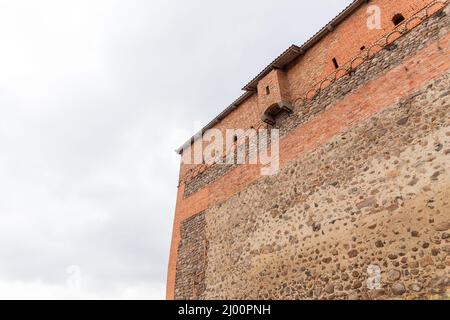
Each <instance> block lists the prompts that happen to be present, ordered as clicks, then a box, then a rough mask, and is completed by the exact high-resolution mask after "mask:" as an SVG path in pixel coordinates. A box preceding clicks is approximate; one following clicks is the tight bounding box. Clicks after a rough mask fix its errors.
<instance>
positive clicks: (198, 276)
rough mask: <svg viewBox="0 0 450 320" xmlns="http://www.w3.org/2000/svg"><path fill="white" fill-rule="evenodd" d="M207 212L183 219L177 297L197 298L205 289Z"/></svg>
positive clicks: (176, 280)
mask: <svg viewBox="0 0 450 320" xmlns="http://www.w3.org/2000/svg"><path fill="white" fill-rule="evenodd" d="M205 224H206V222H205V214H202V213H201V214H198V215H196V216H194V217H192V218H190V219H187V220H185V221H183V223H182V226H181V237H182V240H181V241H180V247H179V254H178V261H177V273H176V277H175V288H176V289H175V298H176V299H196V298H199V297H201V296H202V295H203V293H204V291H205V270H206V253H207V250H208V242H207V240H206V237H205Z"/></svg>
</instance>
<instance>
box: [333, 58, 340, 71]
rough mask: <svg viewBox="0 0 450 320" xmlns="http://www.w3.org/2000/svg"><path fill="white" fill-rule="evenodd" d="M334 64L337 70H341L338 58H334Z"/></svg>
mask: <svg viewBox="0 0 450 320" xmlns="http://www.w3.org/2000/svg"><path fill="white" fill-rule="evenodd" d="M333 64H334V67H335V68H336V69H339V64H338V62H337V60H336V58H333Z"/></svg>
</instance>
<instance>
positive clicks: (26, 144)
mask: <svg viewBox="0 0 450 320" xmlns="http://www.w3.org/2000/svg"><path fill="white" fill-rule="evenodd" d="M349 2H350V1H349V0H340V1H338V0H335V1H328V0H327V1H325V0H324V1H315V2H302V1H288V0H282V1H276V2H275V1H256V0H252V1H245V2H242V1H237V0H231V1H227V2H224V1H200V0H192V1H173V0H170V1H166V0H164V1H163V0H158V1H145V0H130V1H119V0H79V1H62V0H41V1H32V0H15V1H6V0H0V43H1V44H2V50H0V195H1V197H0V219H1V222H0V298H49V299H50V298H61V299H67V298H77V297H78V296H79V297H81V298H88V299H95V298H99V299H104V298H111V299H121V298H163V297H164V283H165V279H166V270H167V259H168V252H169V245H170V236H171V227H172V219H173V213H174V208H175V199H176V185H177V178H178V161H179V158H178V156H177V155H176V154H175V153H174V149H176V148H177V147H179V145H181V144H182V142H184V141H185V140H186V139H187V138H188V137H189V136H190V135H191V134H193V133H194V130H193V128H194V124H195V123H196V122H197V123H198V122H201V123H203V124H205V123H206V122H208V120H210V118H211V117H213V116H215V115H216V114H217V113H218V112H220V111H221V110H222V109H223V108H224V107H226V106H227V105H228V104H229V103H230V102H231V101H233V100H234V99H235V98H236V97H237V96H238V95H239V94H240V92H239V90H237V89H238V88H240V87H241V86H242V84H244V83H245V82H246V81H247V80H249V79H250V78H251V77H252V76H253V75H254V74H256V73H257V72H258V71H259V70H260V69H261V68H262V67H263V66H265V65H266V64H267V63H268V62H269V61H270V60H271V59H272V58H273V57H275V56H277V55H278V54H279V53H280V52H281V51H282V50H284V49H285V48H286V47H287V46H289V45H290V44H291V43H292V42H295V43H301V42H303V41H304V40H306V39H307V38H308V37H309V36H310V35H311V34H313V33H314V32H315V31H317V29H318V28H319V27H321V26H322V25H323V24H324V23H326V22H327V21H328V20H329V19H330V18H331V17H333V16H334V15H335V14H336V13H337V12H338V11H339V10H340V9H342V8H343V7H344V6H345V5H346V4H348V3H349ZM311 17H314V19H312V18H311ZM70 265H79V266H80V267H81V269H82V270H83V273H85V277H84V278H85V280H84V282H85V287H83V290H82V291H81V292H78V293H77V295H78V296H75V297H74V296H73V292H70V290H69V291H68V289H67V288H66V286H65V281H66V276H67V275H66V274H65V270H66V268H67V266H70ZM87 275H89V276H87Z"/></svg>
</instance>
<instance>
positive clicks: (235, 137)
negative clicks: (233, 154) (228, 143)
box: [233, 135, 238, 143]
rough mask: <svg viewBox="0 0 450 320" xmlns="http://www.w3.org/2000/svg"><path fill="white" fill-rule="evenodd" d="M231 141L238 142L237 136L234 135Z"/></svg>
mask: <svg viewBox="0 0 450 320" xmlns="http://www.w3.org/2000/svg"><path fill="white" fill-rule="evenodd" d="M233 141H234V142H235V143H236V142H237V141H238V136H236V135H235V136H234V137H233Z"/></svg>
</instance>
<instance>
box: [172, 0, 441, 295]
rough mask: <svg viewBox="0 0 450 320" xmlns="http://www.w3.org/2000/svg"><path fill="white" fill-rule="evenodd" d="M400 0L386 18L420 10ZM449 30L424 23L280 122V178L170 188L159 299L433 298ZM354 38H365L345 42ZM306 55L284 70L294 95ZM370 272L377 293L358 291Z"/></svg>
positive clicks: (238, 172) (224, 171) (221, 179)
mask: <svg viewBox="0 0 450 320" xmlns="http://www.w3.org/2000/svg"><path fill="white" fill-rule="evenodd" d="M373 2H377V1H373ZM378 2H379V5H380V6H387V3H388V4H389V6H390V5H391V3H392V2H390V1H381V0H380V1H378ZM401 2H402V1H399V2H394V3H395V5H393V6H390V7H389V10H391V11H392V12H397V11H401V12H402V13H403V14H405V13H406V14H409V12H415V11H417V6H419V7H420V6H423V3H425V2H426V3H429V2H430V1H408V2H407V3H408V4H407V5H406V4H404V3H403V4H400V3H401ZM397 4H398V6H399V7H398V8H397V7H396V6H397ZM385 9H386V10H388V9H387V8H385ZM389 12H390V11H389ZM363 14H365V8H364V6H363V7H362V8H361V9H360V10H358V11H357V12H356V13H354V14H353V15H352V16H351V17H349V18H348V19H347V20H346V21H344V22H343V23H342V24H341V25H340V26H338V27H337V28H336V30H335V32H333V33H331V34H330V36H327V37H325V38H324V39H323V41H324V44H322V45H323V46H328V47H330V43H329V41H331V42H332V40H333V39H336V37H338V35H343V34H345V33H346V32H349V30H350V29H346V28H350V26H351V22H352V21H353V22H356V21H359V22H360V21H364V23H365V21H366V20H365V19H366V18H365V16H364V18H362V17H361V16H359V15H363ZM352 19H354V20H352ZM361 19H362V20H361ZM448 19H449V18H448V16H444V15H436V16H434V17H432V18H431V19H429V20H427V21H426V22H424V23H422V24H421V25H419V26H418V27H417V28H416V29H414V30H413V31H411V32H410V33H408V34H407V35H405V36H403V37H402V38H400V39H399V40H397V41H396V42H395V46H393V47H390V48H389V50H387V49H385V50H382V51H381V52H380V53H379V54H377V55H376V57H375V58H373V59H371V60H369V61H367V62H365V63H364V64H363V65H361V66H360V67H359V68H358V69H357V70H356V71H355V73H354V74H352V75H348V76H345V77H342V78H341V79H339V80H338V81H337V82H335V83H333V84H332V85H330V86H329V87H327V88H326V89H325V90H323V91H322V92H320V93H319V94H318V95H317V96H316V97H314V99H312V100H311V101H309V102H308V103H307V104H305V105H302V106H296V108H295V109H294V113H293V114H292V115H290V116H289V117H287V116H286V117H284V118H281V119H279V121H277V124H276V127H278V128H279V129H280V130H281V134H282V140H281V145H280V153H281V164H282V170H281V172H280V173H279V174H278V175H276V176H274V177H260V176H259V172H260V171H259V167H258V166H255V165H240V166H231V167H228V168H224V167H223V166H212V167H209V168H207V169H205V170H204V171H202V172H201V173H199V174H197V175H195V176H191V177H189V179H188V180H186V181H184V180H181V182H182V183H181V184H180V187H179V192H178V198H177V209H176V215H175V222H174V234H173V239H172V249H171V250H172V251H171V261H170V264H169V279H168V289H167V290H168V297H169V298H255V299H257V298H285V299H296V298H348V297H357V296H358V297H390V296H395V295H397V294H407V295H413V296H421V295H429V294H434V293H443V290H444V291H445V289H446V285H447V281H448V279H447V278H446V275H448V270H449V269H448V267H449V260H448V259H449V258H448V253H449V248H448V245H449V241H450V240H448V239H449V237H448V233H447V229H448V228H449V227H450V226H449V223H450V222H449V220H448V219H449V217H450V207H449V203H448V201H446V199H449V197H448V195H449V190H450V188H449V185H448V181H450V179H448V174H449V172H448V167H450V160H449V159H450V155H449V154H450V131H449V130H450V119H449V114H450V112H449V109H448V108H449V98H448V94H449V91H448V89H447V88H448V87H450V86H449V81H450V80H449V74H448V71H449V70H450V61H449V59H448V58H447V56H448V49H449V38H450V36H449V35H448V25H449V20H448ZM362 29H365V30H367V28H362ZM383 31H384V30H383ZM360 37H363V38H364V37H366V38H367V40H368V41H369V40H371V38H370V37H369V36H367V35H358V34H355V38H354V39H361V38H360ZM374 37H375V36H374ZM335 41H336V43H339V42H341V43H342V45H344V44H346V45H347V44H348V45H349V46H351V47H353V46H354V44H356V40H347V41H345V40H344V39H343V38H340V39H338V40H335ZM359 41H360V40H359ZM321 43H322V41H321V42H320V43H319V44H318V45H317V46H318V47H320V45H321ZM317 46H316V47H317ZM316 47H314V48H312V49H311V50H310V51H308V52H307V53H306V55H305V57H304V58H303V59H304V60H300V61H299V62H297V64H293V66H292V67H290V69H289V70H288V71H287V75H288V79H289V77H291V78H290V79H291V80H289V81H290V86H291V88H300V87H301V86H300V83H301V82H299V81H300V80H298V79H300V78H301V77H303V76H304V75H305V74H306V73H307V71H304V70H301V69H296V68H299V67H298V65H299V64H301V63H302V61H308V60H307V59H308V54H310V52H311V51H313V50H315V49H316ZM357 49H358V50H359V48H357ZM317 50H318V49H317ZM344 51H345V50H344ZM321 52H322V51H321ZM349 52H350V51H349ZM350 55H351V53H349V56H350ZM342 57H344V59H343V60H345V56H344V55H342ZM321 61H322V59H321ZM322 62H323V61H322ZM305 63H306V62H305ZM309 65H311V66H314V65H313V64H312V62H311V61H309ZM318 65H319V64H318ZM326 68H328V67H324V68H323V70H322V71H321V72H323V74H326V73H327V72H328V71H329V70H327V69H326ZM319 69H320V68H319ZM295 70H297V71H295ZM305 70H306V69H305ZM305 72H306V73H305ZM290 74H291V76H289V75H290ZM295 74H298V77H297V78H298V79H297V80H295V79H296V76H293V75H295ZM311 78H312V77H309V78H308V79H311ZM302 81H303V80H302ZM304 81H305V83H306V78H305V80H304ZM292 84H294V85H292ZM291 94H293V95H294V94H295V90H294V91H292V92H291ZM253 97H256V96H253ZM253 97H251V98H250V99H248V100H246V102H245V103H246V104H248V105H251V106H252V107H251V108H250V107H249V109H248V112H249V113H248V115H247V117H246V118H242V117H241V116H240V113H242V112H244V111H245V110H244V109H243V108H242V106H240V108H238V109H237V110H235V111H234V112H233V113H232V114H230V115H229V116H228V117H227V118H226V119H225V120H224V121H223V123H221V124H219V126H220V125H221V126H222V128H227V127H228V126H229V127H233V125H236V123H239V121H241V123H243V124H244V125H247V124H248V123H250V122H251V121H250V120H245V119H252V117H254V118H256V115H257V114H258V112H259V111H258V112H253V111H252V110H255V108H258V104H257V100H255V99H254V98H253ZM242 110H244V111H242ZM234 121H237V122H236V123H234ZM236 126H237V125H236ZM186 172H187V170H185V169H184V170H183V168H182V170H181V175H180V178H183V177H184V175H185V173H186ZM446 197H447V198H446ZM193 221H194V222H193ZM369 265H376V266H378V267H379V268H380V270H381V272H382V280H383V288H382V289H380V290H376V291H368V290H366V286H365V281H366V280H367V277H368V274H367V267H368V266H369Z"/></svg>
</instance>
